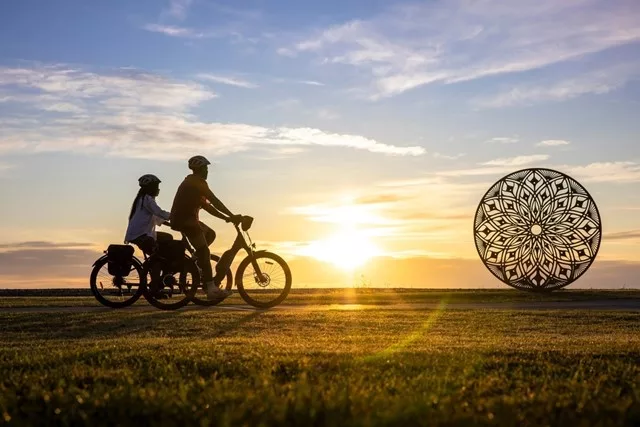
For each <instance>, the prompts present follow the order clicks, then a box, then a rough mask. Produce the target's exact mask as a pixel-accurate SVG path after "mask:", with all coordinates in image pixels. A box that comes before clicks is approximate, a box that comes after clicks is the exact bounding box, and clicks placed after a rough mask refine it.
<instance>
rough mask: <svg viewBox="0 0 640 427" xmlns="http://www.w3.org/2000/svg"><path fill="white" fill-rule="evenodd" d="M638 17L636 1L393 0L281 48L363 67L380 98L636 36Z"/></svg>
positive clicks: (554, 59)
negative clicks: (396, 0)
mask: <svg viewBox="0 0 640 427" xmlns="http://www.w3.org/2000/svg"><path fill="white" fill-rule="evenodd" d="M639 19H640V8H638V7H637V5H636V4H635V3H634V2H633V1H620V2H613V3H612V2H609V1H607V0H570V1H562V2H558V1H556V0H541V1H536V2H534V1H518V2H504V1H501V0H479V1H468V0H452V1H447V2H424V3H413V4H405V5H397V4H396V5H393V6H391V7H389V8H388V9H387V10H385V11H383V12H382V13H380V14H378V15H376V16H373V17H372V18H370V19H361V20H352V21H347V22H344V23H341V24H338V25H334V26H331V27H328V28H324V29H320V30H318V31H312V32H311V33H306V34H304V35H302V36H301V37H299V38H298V40H297V41H295V42H292V43H290V44H288V45H286V46H281V48H280V49H279V50H278V53H280V54H281V55H288V56H295V55H313V56H315V57H316V58H318V59H319V60H320V61H321V62H322V63H324V64H326V65H328V66H330V65H346V66H348V67H353V68H355V69H356V70H357V71H358V72H359V73H361V72H365V73H367V74H368V75H369V77H370V86H369V88H368V92H369V94H370V97H371V98H372V99H378V98H381V97H388V96H393V95H397V94H400V93H403V92H405V91H407V90H410V89H413V88H416V87H419V86H422V85H426V84H432V83H436V82H440V83H456V82H462V81H468V80H474V79H478V78H482V77H487V76H493V75H498V74H506V73H517V72H523V71H528V70H534V69H539V68H542V67H545V66H549V65H552V64H557V63H561V62H566V61H568V60H572V59H576V58H579V57H582V56H585V55H589V54H593V53H597V52H601V51H604V50H606V49H609V48H612V47H615V46H620V45H624V44H629V43H633V42H637V41H638V40H640V27H639V26H638V25H637V23H638V21H639ZM601 90H603V89H601ZM574 92H576V90H574ZM577 92H580V90H579V89H578V90H577ZM551 96H554V95H551Z"/></svg>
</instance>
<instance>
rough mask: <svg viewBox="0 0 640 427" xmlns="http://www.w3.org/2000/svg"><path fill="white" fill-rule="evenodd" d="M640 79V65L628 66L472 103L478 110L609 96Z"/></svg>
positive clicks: (533, 85) (521, 88)
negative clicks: (589, 95) (480, 108)
mask: <svg viewBox="0 0 640 427" xmlns="http://www.w3.org/2000/svg"><path fill="white" fill-rule="evenodd" d="M639 77H640V63H628V64H622V65H617V66H611V67H608V68H605V69H599V70H596V71H591V72H586V73H582V75H578V76H576V77H571V78H565V79H561V80H560V81H555V82H554V81H541V82H536V83H529V84H523V85H520V86H516V87H513V88H510V89H507V90H504V91H502V92H499V93H497V94H495V95H490V96H487V97H483V98H477V99H475V100H473V101H472V104H474V105H475V106H477V107H482V108H503V107H510V106H528V105H534V104H538V103H542V102H556V101H565V100H568V99H573V98H577V97H579V96H582V95H588V94H595V95H600V94H605V93H608V92H611V91H613V90H615V89H618V88H620V87H622V86H624V85H625V84H626V83H627V82H629V81H630V80H632V79H636V78H639Z"/></svg>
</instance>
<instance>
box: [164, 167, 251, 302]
mask: <svg viewBox="0 0 640 427" xmlns="http://www.w3.org/2000/svg"><path fill="white" fill-rule="evenodd" d="M210 164H211V162H210V161H209V160H207V159H206V158H205V157H204V156H193V157H192V158H190V159H189V169H191V170H192V171H193V173H192V174H191V175H187V177H186V178H185V179H184V181H182V183H181V184H180V186H179V187H178V190H177V192H176V195H175V197H174V199H173V206H172V207H171V228H172V229H174V230H176V231H180V232H181V233H183V234H184V235H185V236H186V237H187V239H189V242H190V243H191V245H192V246H193V247H194V249H195V250H196V259H197V262H198V266H199V267H200V269H201V270H202V281H203V283H204V287H205V289H206V291H207V298H209V299H218V298H226V297H228V296H229V295H231V293H232V292H231V291H230V290H229V291H227V290H223V289H220V287H219V281H216V280H214V277H213V272H212V268H211V253H210V252H209V245H211V243H213V241H214V240H215V238H216V233H215V232H214V231H213V230H212V229H211V228H209V227H207V226H206V225H205V224H203V223H202V222H200V220H199V216H198V214H199V212H200V209H204V210H205V211H207V212H208V213H210V214H211V215H213V216H215V217H216V218H220V219H222V220H225V221H226V222H233V223H238V222H239V221H241V220H242V216H241V215H234V214H233V213H231V211H230V210H229V209H227V207H226V206H225V205H224V204H223V203H222V202H221V201H220V199H218V198H217V197H216V196H215V195H214V194H213V192H212V191H211V190H210V189H209V185H207V181H206V180H207V176H208V175H209V165H210Z"/></svg>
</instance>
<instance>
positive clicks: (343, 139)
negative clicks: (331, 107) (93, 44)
mask: <svg viewBox="0 0 640 427" xmlns="http://www.w3.org/2000/svg"><path fill="white" fill-rule="evenodd" d="M0 91H7V93H8V97H9V98H11V100H10V101H7V102H9V103H19V104H20V107H21V108H20V113H19V114H18V113H15V114H14V115H13V116H11V115H10V114H9V115H5V117H2V118H1V119H0V124H1V125H2V126H1V127H0V152H11V151H15V150H18V149H19V150H23V151H26V152H41V151H75V152H91V153H99V154H101V155H109V156H123V157H132V158H147V159H149V158H153V159H162V160H174V159H181V158H183V157H184V155H185V154H184V153H185V152H190V151H199V152H208V153H210V154H215V155H224V154H229V153H234V152H239V151H246V150H249V149H251V148H252V147H254V146H324V147H348V148H353V149H359V150H365V151H370V152H373V153H381V154H387V155H401V156H405V155H408V156H419V155H422V154H424V153H425V150H424V148H422V147H419V146H397V145H392V144H386V143H382V142H378V141H376V140H373V139H370V138H366V137H364V136H360V135H350V134H336V133H330V132H325V131H322V130H320V129H313V128H292V127H273V128H267V127H263V126H255V125H250V124H244V123H209V122H203V121H200V120H198V118H197V117H196V116H194V115H193V114H191V113H190V111H191V109H193V108H194V107H196V106H199V105H201V104H202V103H203V102H206V101H210V100H212V99H214V98H216V94H215V93H214V92H212V91H211V90H210V89H209V88H207V87H206V86H204V85H202V84H199V83H194V82H191V81H178V80H172V79H168V78H166V77H162V76H159V75H156V74H151V73H147V72H143V71H140V70H131V69H126V70H123V69H120V70H111V71H109V72H103V73H98V72H89V71H85V70H81V69H77V68H70V67H65V66H63V65H53V66H37V67H34V68H0ZM47 103H48V104H47ZM56 104H63V105H66V107H65V108H56V110H57V111H56V113H55V114H51V113H50V112H49V113H48V114H42V108H43V106H44V105H56ZM58 107H59V105H58ZM74 107H75V108H74ZM9 111H11V110H9ZM58 113H64V114H62V116H61V115H60V114H58Z"/></svg>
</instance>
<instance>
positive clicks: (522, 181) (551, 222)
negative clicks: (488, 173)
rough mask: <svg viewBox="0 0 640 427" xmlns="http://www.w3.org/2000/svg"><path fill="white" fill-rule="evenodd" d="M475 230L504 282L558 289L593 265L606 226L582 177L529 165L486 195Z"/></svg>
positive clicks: (484, 258)
mask: <svg viewBox="0 0 640 427" xmlns="http://www.w3.org/2000/svg"><path fill="white" fill-rule="evenodd" d="M474 235H475V241H476V248H477V250H478V254H479V255H480V258H481V259H482V262H483V263H484V265H485V266H486V267H487V268H488V269H489V270H490V271H491V273H493V275H494V276H496V277H497V278H498V279H500V280H501V281H502V282H504V283H506V284H507V285H509V286H512V287H514V288H516V289H522V290H529V291H552V290H555V289H560V288H563V287H565V286H567V285H569V284H571V283H573V282H574V281H576V280H577V279H578V278H579V277H580V276H582V275H583V274H584V273H585V272H586V271H587V270H588V269H589V267H590V266H591V264H592V263H593V261H594V260H595V258H596V256H597V254H598V250H599V248H600V240H601V237H602V225H601V222H600V214H599V212H598V208H597V206H596V204H595V202H594V201H593V199H592V198H591V196H590V195H589V193H588V192H587V190H585V188H584V187H582V185H580V184H579V183H578V182H577V181H575V180H574V179H572V178H571V177H569V176H567V175H564V174H562V173H560V172H556V171H553V170H550V169H526V170H522V171H518V172H514V173H512V174H510V175H508V176H506V177H504V178H502V179H501V180H500V181H498V182H496V183H495V184H494V185H493V186H492V187H491V188H490V189H489V191H488V192H487V193H486V194H485V196H484V197H483V198H482V201H481V202H480V205H479V206H478V210H477V212H476V217H475V224H474Z"/></svg>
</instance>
